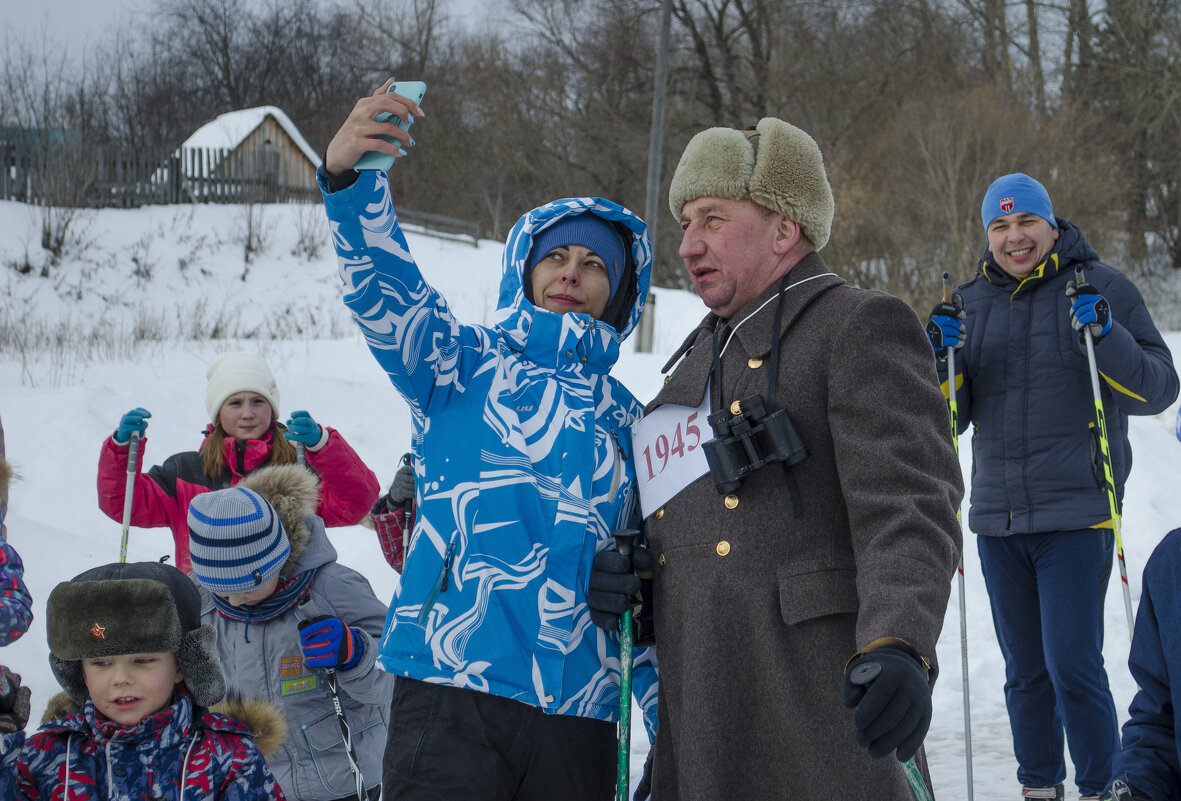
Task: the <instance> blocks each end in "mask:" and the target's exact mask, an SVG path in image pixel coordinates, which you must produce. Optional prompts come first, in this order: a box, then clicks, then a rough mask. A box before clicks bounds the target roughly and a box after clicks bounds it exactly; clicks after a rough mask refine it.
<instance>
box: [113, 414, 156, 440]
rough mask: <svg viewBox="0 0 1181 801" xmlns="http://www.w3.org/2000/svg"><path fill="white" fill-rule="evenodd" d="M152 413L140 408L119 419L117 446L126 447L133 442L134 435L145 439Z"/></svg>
mask: <svg viewBox="0 0 1181 801" xmlns="http://www.w3.org/2000/svg"><path fill="white" fill-rule="evenodd" d="M151 416H152V413H151V412H149V411H148V410H147V409H141V408H139V407H138V406H137V407H136V408H134V409H132V410H131V411H130V412H128V413H127V414H125V415H123V416H122V417H121V418H119V427H118V428H116V429H115V444H116V445H126V444H127V443H128V442H131V435H132V434H139V435H140V437H143V435H144V432H146V431H147V430H148V418H149V417H151Z"/></svg>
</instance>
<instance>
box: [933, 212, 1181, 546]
mask: <svg viewBox="0 0 1181 801" xmlns="http://www.w3.org/2000/svg"><path fill="white" fill-rule="evenodd" d="M1058 229H1059V231H1060V233H1059V236H1058V241H1057V243H1056V244H1055V246H1054V249H1053V250H1052V251H1051V252H1050V254H1049V256H1048V257H1047V259H1046V261H1045V262H1043V263H1042V264H1041V265H1039V266H1038V267H1037V268H1035V269H1034V271H1033V272H1032V273H1031V274H1030V275H1029V276H1028V277H1027V278H1025V279H1024V280H1022V281H1018V280H1017V279H1015V278H1013V277H1012V276H1011V275H1009V274H1008V273H1006V272H1005V271H1004V270H1002V269H1001V268H1000V267H998V266H997V265H996V263H995V261H994V260H993V257H992V254H991V253H985V254H984V257H983V258H982V259H981V261H980V264H979V266H978V268H977V269H978V272H977V275H976V278H975V279H973V280H972V281H969V282H968V283H966V284H964V285H963V286H961V287H959V288H958V289H957V290H956V292H957V293H958V294H959V295H961V296H962V297H963V299H964V310H965V312H966V314H967V318H966V320H965V328H966V342H965V345H964V347H963V348H961V349H960V350H958V351H956V355H955V359H956V364H955V367H956V373H957V376H958V378H957V389H956V403H957V406H958V407H959V409H958V411H959V418H958V422H959V430H960V431H961V432H963V431H964V430H966V429H967V427H968V426H969V425H972V426H974V429H973V432H972V496H971V511H970V514H969V517H968V523H969V526H970V527H971V529H972V531H974V532H976V533H977V534H986V535H1005V534H1011V533H1012V534H1031V533H1039V532H1048V531H1072V530H1076V529H1082V528H1088V527H1094V526H1102V525H1105V524H1107V523H1108V521H1109V520H1110V519H1111V513H1110V507H1109V504H1108V499H1107V493H1106V489H1105V484H1106V482H1105V479H1104V475H1103V468H1102V464H1101V461H1100V444H1099V436H1098V433H1097V430H1096V427H1095V401H1094V392H1093V389H1092V387H1091V374H1090V368H1089V365H1088V362H1087V352H1086V349H1085V345H1083V344H1082V343H1081V342H1080V341H1079V334H1078V332H1077V331H1075V330H1074V329H1073V328H1071V325H1070V301H1069V299H1068V298H1067V297H1066V285H1067V283H1069V282H1070V281H1072V280H1074V276H1075V267H1077V266H1081V267H1083V269H1084V272H1083V276H1084V280H1085V281H1086V282H1088V283H1090V284H1092V285H1094V286H1095V288H1096V289H1098V290H1099V292H1100V293H1101V294H1102V295H1103V296H1104V297H1106V298H1107V301H1108V303H1109V304H1110V306H1111V320H1112V323H1111V331H1110V332H1109V333H1108V334H1107V335H1106V336H1104V337H1103V338H1101V339H1099V340H1098V341H1097V342H1096V343H1095V361H1096V364H1097V366H1098V370H1099V375H1100V391H1101V395H1102V398H1103V407H1104V415H1105V418H1106V427H1107V439H1108V442H1109V445H1110V449H1111V460H1112V464H1113V468H1114V479H1115V484H1116V487H1117V489H1118V493H1117V494H1118V495H1119V496H1120V497H1121V498H1122V496H1123V489H1124V482H1125V481H1126V480H1127V478H1128V473H1129V472H1130V471H1131V469H1132V449H1131V446H1130V444H1129V443H1128V415H1130V414H1157V413H1158V412H1161V411H1163V410H1164V409H1166V408H1168V406H1169V405H1170V404H1171V403H1172V402H1173V401H1174V400H1176V398H1177V386H1178V384H1177V373H1176V370H1175V369H1174V368H1173V357H1172V355H1171V354H1170V353H1169V349H1168V347H1167V346H1166V345H1165V343H1164V340H1163V339H1162V338H1161V335H1160V333H1159V332H1158V331H1157V330H1156V326H1155V325H1154V324H1153V322H1152V318H1151V316H1150V315H1149V313H1148V309H1147V308H1145V306H1144V299H1143V298H1142V297H1141V296H1140V292H1139V291H1138V290H1137V289H1136V286H1135V285H1134V284H1133V283H1132V282H1131V281H1130V280H1128V278H1127V277H1126V276H1125V275H1124V274H1123V273H1121V272H1119V271H1117V270H1115V269H1113V268H1112V267H1109V266H1107V265H1106V264H1104V263H1102V262H1101V261H1099V255H1098V254H1097V253H1096V252H1095V251H1094V249H1092V248H1091V246H1090V245H1089V244H1088V243H1087V240H1086V238H1085V237H1084V236H1083V234H1082V232H1081V231H1080V230H1079V229H1078V228H1077V227H1076V226H1075V225H1073V224H1072V223H1069V222H1067V221H1066V220H1063V219H1061V218H1059V219H1058ZM938 369H939V374H940V380H941V381H943V382H944V392H945V393H946V392H947V362H946V361H942V360H941V361H939V364H938Z"/></svg>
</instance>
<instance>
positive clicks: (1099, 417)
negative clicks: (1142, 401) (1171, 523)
mask: <svg viewBox="0 0 1181 801" xmlns="http://www.w3.org/2000/svg"><path fill="white" fill-rule="evenodd" d="M1083 283H1085V282H1084V280H1083V268H1082V267H1076V268H1075V269H1074V285H1075V286H1078V285H1080V284H1083ZM1083 342H1084V343H1085V344H1086V346H1087V366H1088V367H1089V368H1090V370H1091V394H1092V395H1093V396H1094V398H1095V427H1096V428H1097V429H1098V430H1099V451H1100V453H1101V455H1102V457H1103V479H1104V483H1105V484H1106V485H1107V506H1108V509H1109V510H1110V512H1111V528H1112V531H1114V532H1115V553H1116V556H1117V558H1118V561H1119V576H1120V581H1121V582H1123V585H1124V612H1125V613H1126V614H1127V616H1128V637H1129V638H1131V637H1132V635H1133V633H1134V632H1135V629H1136V619H1135V617H1134V616H1133V614H1132V590H1131V589H1130V588H1129V586H1128V566H1127V563H1126V562H1125V561H1124V540H1123V537H1121V536H1120V512H1119V497H1118V496H1117V495H1116V492H1115V469H1114V468H1113V467H1112V465H1111V448H1110V446H1109V445H1108V441H1107V417H1106V415H1105V414H1104V413H1103V396H1102V394H1101V393H1100V391H1099V368H1098V366H1097V365H1096V364H1095V335H1094V334H1092V333H1091V326H1090V325H1084V326H1083Z"/></svg>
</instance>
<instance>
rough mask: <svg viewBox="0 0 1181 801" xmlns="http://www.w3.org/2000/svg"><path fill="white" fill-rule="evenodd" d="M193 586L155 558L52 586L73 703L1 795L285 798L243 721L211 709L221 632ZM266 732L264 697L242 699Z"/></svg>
mask: <svg viewBox="0 0 1181 801" xmlns="http://www.w3.org/2000/svg"><path fill="white" fill-rule="evenodd" d="M200 607H201V601H200V595H199V593H198V591H197V588H196V587H195V586H194V585H193V583H192V582H191V581H190V580H189V578H188V577H187V576H185V574H184V573H182V572H181V571H180V570H177V569H176V568H174V567H172V566H170V565H165V564H161V563H158V562H141V563H133V564H123V563H119V564H110V565H104V566H102V567H96V568H93V569H91V570H88V571H86V572H85V573H82V574H81V575H79V576H76V577H75V578H73V579H72V580H70V581H67V582H64V583H62V584H59V585H57V587H56V588H55V589H54V590H53V592H52V593H51V594H50V596H49V601H48V604H47V609H46V613H47V614H46V616H47V618H48V628H49V649H50V655H49V663H50V667H51V668H52V670H53V674H54V676H55V677H56V678H57V680H58V682H59V683H60V684H61V685H62V687H63V688H64V689H65V691H66V694H67V695H68V696H69V699H70V701H72V702H73V704H74V705H76V708H75V709H74V710H73V711H69V712H64V711H63V714H61V715H60V716H59V717H57V718H56V719H53V720H50V721H48V722H47V723H45V724H43V725H42V726H41V728H40V729H39V730H38V731H37V732H36V733H35V734H33V735H31V736H30V737H29V738H28V740H27V741H26V742H25V744H24V747H23V748H22V749H21V750H20V752H19V754H18V755H17V757H16V760H15V765H12V766H10V767H9V768H8V769H6V770H4V771H3V773H2V775H0V797H2V798H21V799H30V801H37V800H38V799H50V798H68V799H70V801H90V800H91V799H94V801H98V799H107V798H153V799H161V800H162V801H198V799H200V800H201V801H212V800H213V799H217V801H264V800H265V801H284V796H283V793H282V791H281V790H280V789H279V787H278V785H277V784H276V782H275V778H274V776H273V775H272V774H271V771H270V768H269V767H267V763H266V761H265V760H264V758H263V755H262V753H261V751H260V746H259V745H258V744H256V742H255V733H254V732H253V731H252V729H251V728H249V727H248V726H247V725H246V724H245V723H243V722H242V721H240V720H237V719H234V718H233V717H229V716H227V715H223V714H218V713H216V712H211V711H210V710H209V707H210V706H211V705H213V704H216V703H217V702H218V701H221V700H222V697H223V696H224V695H225V689H226V686H225V677H224V675H223V674H222V670H221V666H220V665H219V664H218V659H217V652H216V648H215V640H216V634H215V632H214V631H213V628H212V627H211V626H207V625H202V624H201V608H200ZM238 712H239V714H242V713H244V712H250V713H252V714H253V715H254V723H255V725H258V726H261V727H262V728H264V729H268V730H269V731H268V732H267V733H268V734H269V737H270V738H271V739H276V738H277V740H279V741H281V740H282V739H283V737H284V735H285V732H283V723H282V719H281V716H278V714H277V713H276V712H274V710H273V707H272V708H271V711H270V715H269V717H265V718H260V717H259V714H260V713H262V714H263V715H265V714H266V712H267V710H266V708H265V705H258V704H255V705H254V706H253V707H252V708H247V707H246V706H242V707H240V708H239V710H238Z"/></svg>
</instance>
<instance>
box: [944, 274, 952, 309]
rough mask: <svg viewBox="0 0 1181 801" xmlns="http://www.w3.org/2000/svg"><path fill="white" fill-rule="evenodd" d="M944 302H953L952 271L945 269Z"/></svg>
mask: <svg viewBox="0 0 1181 801" xmlns="http://www.w3.org/2000/svg"><path fill="white" fill-rule="evenodd" d="M943 302H944V303H951V273H949V272H948V271H947V270H944V271H943Z"/></svg>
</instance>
